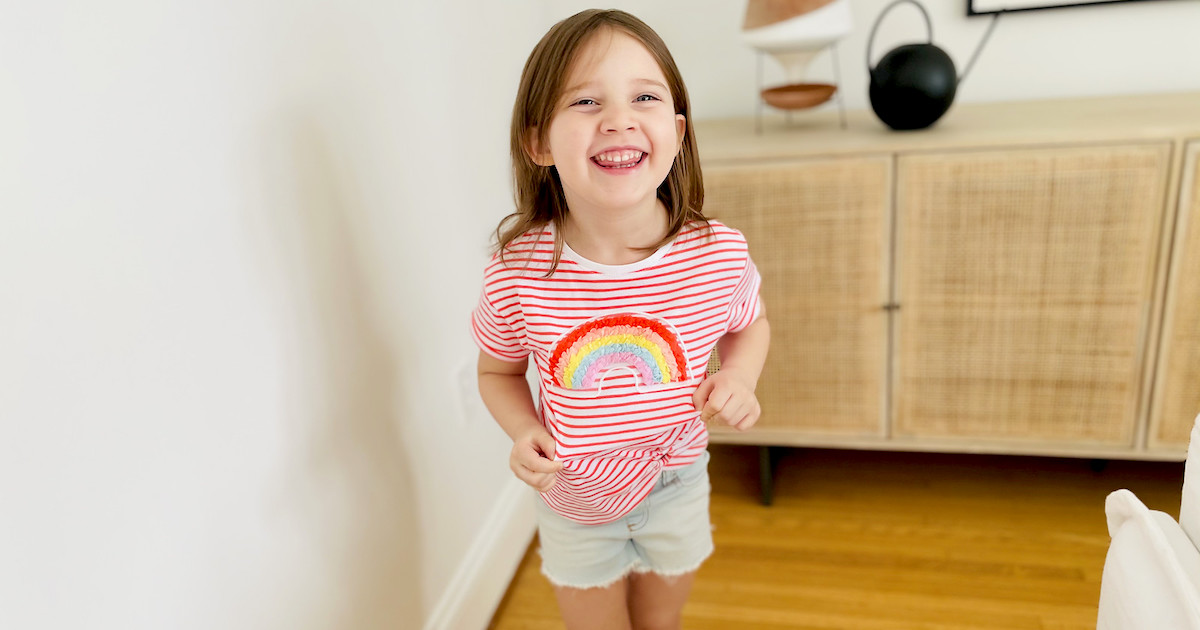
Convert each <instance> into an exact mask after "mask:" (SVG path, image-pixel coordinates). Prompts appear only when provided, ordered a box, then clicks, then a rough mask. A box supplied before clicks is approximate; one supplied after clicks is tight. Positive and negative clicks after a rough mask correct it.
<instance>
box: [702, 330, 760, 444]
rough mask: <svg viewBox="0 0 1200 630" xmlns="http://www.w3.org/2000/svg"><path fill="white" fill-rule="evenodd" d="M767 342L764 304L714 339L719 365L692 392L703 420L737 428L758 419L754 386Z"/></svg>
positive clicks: (748, 425) (758, 408) (748, 426)
mask: <svg viewBox="0 0 1200 630" xmlns="http://www.w3.org/2000/svg"><path fill="white" fill-rule="evenodd" d="M770 344H771V325H770V324H768V323H767V316H766V309H765V308H764V309H763V310H762V312H760V313H759V315H758V319H755V320H754V322H753V323H751V324H750V325H749V326H747V327H745V328H743V329H742V330H739V331H738V332H735V333H728V334H726V335H725V336H724V337H721V339H720V340H719V341H717V351H718V352H719V353H720V354H721V369H720V370H719V371H718V372H717V373H716V374H713V375H712V376H710V377H708V378H707V379H705V381H704V382H703V383H701V384H700V387H698V388H696V393H695V394H694V395H693V396H692V402H693V403H694V404H695V405H696V409H697V410H698V411H699V412H700V417H701V418H702V419H703V420H704V421H705V422H712V421H714V420H715V421H718V422H723V423H725V424H728V425H730V426H732V427H734V428H736V429H738V430H739V431H745V430H746V429H749V428H750V427H752V426H754V423H755V422H758V416H759V415H760V414H761V413H762V408H761V407H760V406H759V404H758V398H757V397H755V395H754V390H755V388H756V387H758V377H759V375H760V374H762V370H763V364H764V363H766V360H767V349H768V347H769V346H770Z"/></svg>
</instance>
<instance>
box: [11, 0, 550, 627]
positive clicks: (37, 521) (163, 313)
mask: <svg viewBox="0 0 1200 630" xmlns="http://www.w3.org/2000/svg"><path fill="white" fill-rule="evenodd" d="M3 16H4V19H3V20H0V59H4V60H5V61H4V62H3V63H0V85H2V86H3V92H4V94H5V96H4V97H3V98H0V287H3V289H2V290H0V514H2V516H0V627H3V628H30V629H41V628H54V629H58V628H63V629H67V628H96V629H110V628H111V629H114V630H115V629H118V628H121V629H131V628H145V629H155V630H157V629H160V628H172V629H179V630H184V629H187V628H197V629H201V628H203V629H210V628H230V629H238V628H245V629H255V630H261V629H267V628H300V629H307V628H311V629H317V628H322V629H324V628H328V629H338V630H342V629H346V628H355V629H367V628H417V627H421V626H422V625H423V624H425V623H426V622H430V621H437V620H440V623H442V624H443V625H444V626H445V627H456V625H457V624H458V623H463V624H469V623H470V622H469V621H466V620H468V619H472V617H471V616H470V615H472V614H474V615H476V617H477V616H478V615H480V614H483V615H486V614H487V612H490V608H488V607H489V606H490V605H493V604H494V603H495V598H498V597H499V595H500V594H501V593H502V592H503V590H502V589H503V584H500V585H499V586H496V585H495V584H487V585H485V587H484V588H483V589H482V590H483V591H484V595H483V596H482V597H480V598H476V597H475V595H476V593H473V592H471V589H472V587H473V586H476V585H475V584H474V583H472V582H471V579H472V578H473V577H474V576H473V575H472V574H471V573H470V572H469V571H468V572H466V573H464V571H463V570H461V569H460V567H463V566H467V565H464V564H463V563H464V560H465V559H467V552H468V550H471V549H474V550H475V551H477V552H478V551H480V550H482V551H484V552H488V551H491V548H490V547H489V545H494V544H498V543H501V542H505V541H503V540H496V539H495V538H494V536H493V537H492V538H489V537H488V536H486V535H485V534H487V533H488V532H487V530H488V526H489V525H490V521H491V520H494V519H495V518H496V515H497V514H499V515H500V516H501V517H505V516H511V514H510V513H508V512H505V509H515V508H511V506H507V507H506V506H504V505H500V503H502V502H501V501H499V500H498V499H499V498H505V497H507V498H508V499H512V498H513V495H511V494H508V493H509V492H510V490H509V488H511V484H510V482H509V479H510V477H511V475H509V474H507V465H506V461H507V454H508V447H509V445H508V441H507V438H506V437H505V436H504V435H503V433H502V432H501V431H500V430H499V429H498V428H496V427H495V426H494V424H493V423H492V422H491V420H490V419H489V418H488V417H487V416H486V413H485V412H484V410H483V409H482V407H481V406H480V404H479V402H478V400H477V395H476V394H474V384H473V380H474V379H473V370H474V357H475V354H476V350H475V348H474V346H473V344H472V343H471V341H470V338H469V336H468V333H467V330H468V329H467V314H468V312H469V310H470V308H471V307H472V306H473V304H474V301H475V299H476V298H477V295H478V290H479V280H480V274H481V270H482V265H483V262H484V260H485V258H484V249H485V246H486V242H487V238H488V234H489V231H490V229H491V228H492V227H493V226H494V223H495V221H496V220H498V219H499V218H500V217H501V216H503V214H505V213H506V212H507V211H508V210H509V207H510V201H509V192H508V191H509V185H508V171H507V148H506V144H507V122H508V116H509V111H510V108H511V100H512V94H514V93H515V86H516V78H517V75H518V73H519V71H520V65H521V63H522V62H523V61H524V57H525V55H526V54H527V53H528V50H529V47H530V46H531V45H532V41H533V40H535V39H536V37H538V36H539V35H540V33H541V31H542V30H543V29H544V27H545V23H544V19H545V16H544V14H543V11H542V8H541V7H540V6H538V5H536V4H534V3H531V2H519V3H513V2H509V3H503V5H501V4H500V3H486V4H480V5H479V6H478V7H474V8H473V9H472V10H471V11H461V10H458V9H457V8H456V7H453V6H450V5H448V4H447V5H443V4H440V3H439V4H435V3H420V4H419V5H417V4H415V3H414V4H411V5H410V3H396V2H392V1H384V0H354V1H344V2H337V3H334V2H307V3H296V2H288V1H284V0H270V1H263V2H254V3H238V2H221V3H206V2H190V3H161V2H153V1H150V0H114V1H112V2H106V3H99V4H98V3H92V2H83V1H77V2H71V3H65V2H60V3H54V4H53V5H51V4H50V3H6V6H5V11H4V12H3ZM464 373H465V376H466V378H465V379H464V378H462V377H464ZM463 380H466V381H467V383H466V384H463V383H461V381H463ZM464 392H465V394H466V398H465V402H463V400H462V399H463V398H464V396H463V395H464ZM514 514H515V513H514ZM517 516H520V515H519V514H518V515H517ZM514 522H516V523H517V530H518V533H519V534H521V535H523V536H524V538H523V539H522V540H521V542H522V543H523V542H524V541H527V540H528V534H529V531H530V530H529V524H528V522H527V521H524V520H522V519H521V518H515V521H514ZM480 541H482V542H480ZM522 551H523V548H519V547H514V548H513V549H512V551H511V553H512V554H516V556H519V554H520V553H521V552H522ZM501 555H503V554H501ZM516 556H513V559H515V557H516ZM511 561H512V560H511V559H510V562H511ZM500 564H501V565H502V564H503V563H500ZM468 565H469V563H468ZM509 568H511V567H509ZM505 570H506V568H505V567H504V566H500V567H499V571H500V572H501V573H502V574H503V573H504V571H505ZM464 576H465V577H464ZM507 577H508V576H507V575H502V579H507ZM493 581H494V579H493ZM447 597H449V599H447ZM456 597H457V598H459V599H455V598H456ZM489 598H491V599H489ZM476 599H478V600H479V601H476ZM447 601H449V602H450V603H449V604H446V603H445V602H447ZM439 605H442V606H444V607H443V608H442V609H439V608H438V606H439ZM472 606H475V607H482V608H483V609H484V610H483V611H482V612H480V611H478V610H476V611H472V610H467V612H465V613H464V612H463V609H464V607H465V608H466V609H470V608H471V607H472ZM435 615H437V619H436V620H435V619H434V618H435ZM463 615H466V616H463ZM485 618H486V617H485Z"/></svg>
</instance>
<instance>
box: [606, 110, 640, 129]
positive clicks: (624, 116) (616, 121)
mask: <svg viewBox="0 0 1200 630" xmlns="http://www.w3.org/2000/svg"><path fill="white" fill-rule="evenodd" d="M606 113H607V114H608V115H607V116H605V117H604V121H603V129H604V132H605V133H616V132H619V131H633V130H634V129H636V128H637V121H636V120H635V119H634V117H633V112H632V111H630V110H629V108H628V107H620V106H618V107H613V108H610V109H609V110H608V111H607V112H606Z"/></svg>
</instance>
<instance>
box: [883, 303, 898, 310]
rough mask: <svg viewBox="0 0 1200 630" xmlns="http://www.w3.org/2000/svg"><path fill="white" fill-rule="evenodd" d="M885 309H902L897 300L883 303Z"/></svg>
mask: <svg viewBox="0 0 1200 630" xmlns="http://www.w3.org/2000/svg"><path fill="white" fill-rule="evenodd" d="M883 310H885V311H898V310H900V305H899V304H897V303H895V302H888V303H887V304H884V305H883Z"/></svg>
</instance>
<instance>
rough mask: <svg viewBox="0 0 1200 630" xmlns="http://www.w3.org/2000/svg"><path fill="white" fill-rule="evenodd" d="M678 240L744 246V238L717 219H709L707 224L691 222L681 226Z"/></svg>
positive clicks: (737, 231) (734, 229)
mask: <svg viewBox="0 0 1200 630" xmlns="http://www.w3.org/2000/svg"><path fill="white" fill-rule="evenodd" d="M679 238H680V240H683V241H697V242H699V243H703V244H710V245H720V246H725V247H728V246H730V245H739V246H741V247H745V246H746V237H745V236H744V235H743V234H742V233H741V232H740V231H739V230H737V229H736V228H732V227H729V226H728V225H725V224H724V223H722V222H720V221H718V220H717V219H709V220H708V223H707V224H705V223H703V222H701V221H692V222H690V223H688V224H686V225H684V226H683V229H682V230H680V232H679Z"/></svg>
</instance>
